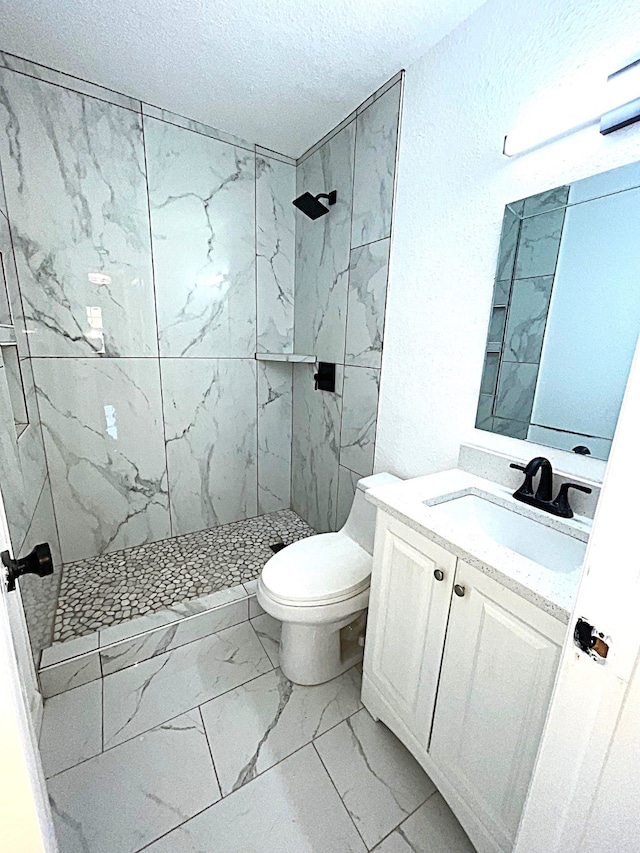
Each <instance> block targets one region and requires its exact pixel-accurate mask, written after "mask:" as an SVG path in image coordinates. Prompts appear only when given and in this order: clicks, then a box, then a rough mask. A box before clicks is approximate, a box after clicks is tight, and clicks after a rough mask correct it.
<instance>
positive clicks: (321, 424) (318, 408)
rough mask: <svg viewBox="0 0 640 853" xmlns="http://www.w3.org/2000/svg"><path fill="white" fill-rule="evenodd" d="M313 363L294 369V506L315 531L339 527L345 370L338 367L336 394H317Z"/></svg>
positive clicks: (318, 392)
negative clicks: (337, 521)
mask: <svg viewBox="0 0 640 853" xmlns="http://www.w3.org/2000/svg"><path fill="white" fill-rule="evenodd" d="M314 372H315V368H314V367H313V365H309V364H296V365H294V367H293V448H292V473H293V476H292V493H291V498H292V506H293V508H294V509H295V511H296V512H297V513H299V514H300V515H301V516H302V517H303V518H304V519H305V520H306V521H307V522H308V523H309V524H310V525H311V526H312V527H313V528H314V529H315V530H317V531H318V532H319V533H324V532H326V531H328V530H333V529H334V528H335V524H336V512H337V498H338V464H339V459H340V417H341V412H342V383H343V375H344V369H343V367H342V366H341V365H336V392H335V393H334V394H332V393H330V392H328V391H315V390H314V380H313V374H314Z"/></svg>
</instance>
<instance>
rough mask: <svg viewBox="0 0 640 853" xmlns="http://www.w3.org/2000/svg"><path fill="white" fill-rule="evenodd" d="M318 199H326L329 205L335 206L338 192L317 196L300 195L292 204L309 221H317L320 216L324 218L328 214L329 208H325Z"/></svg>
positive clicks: (333, 191)
mask: <svg viewBox="0 0 640 853" xmlns="http://www.w3.org/2000/svg"><path fill="white" fill-rule="evenodd" d="M320 198H326V199H327V200H328V202H329V205H332V204H335V203H336V201H337V200H338V191H337V190H331V192H330V193H320V194H319V195H311V193H302V195H301V196H298V198H296V199H294V201H293V203H294V204H295V206H296V207H297V208H298V210H301V211H302V212H303V213H304V214H306V215H307V216H308V217H309V219H319V218H320V217H321V216H324V215H325V213H329V208H328V207H325V206H324V204H322V202H321V201H318V199H320Z"/></svg>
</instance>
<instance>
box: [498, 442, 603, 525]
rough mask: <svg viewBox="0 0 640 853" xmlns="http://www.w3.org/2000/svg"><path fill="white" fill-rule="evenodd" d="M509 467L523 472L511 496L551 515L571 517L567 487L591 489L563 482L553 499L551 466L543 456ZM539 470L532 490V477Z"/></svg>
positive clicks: (586, 491)
mask: <svg viewBox="0 0 640 853" xmlns="http://www.w3.org/2000/svg"><path fill="white" fill-rule="evenodd" d="M509 467H510V468H516V469H517V470H518V471H523V472H524V483H523V484H522V485H521V486H520V488H519V489H516V491H515V492H514V493H513V497H514V498H515V499H516V500H517V501H522V503H525V504H529V505H530V506H535V507H537V508H538V509H543V510H544V511H545V512H549V513H551V515H557V516H559V517H560V518H573V510H572V509H571V506H570V504H569V489H576V490H577V491H579V492H585V493H586V494H588V495H590V494H591V489H590V488H588V487H587V486H579V485H578V484H577V483H563V484H562V485H561V486H560V490H559V491H558V494H557V496H556V499H555V500H552V497H553V491H552V490H553V468H552V467H551V462H549V460H548V459H546V458H545V457H544V456H535V457H534V458H533V459H532V460H531V461H530V462H528V463H527V464H526V465H516V463H515V462H512V463H511V465H510V466H509ZM538 471H539V472H540V481H539V482H538V488H537V489H536V491H535V494H534V491H533V478H534V477H535V476H536V474H537V473H538Z"/></svg>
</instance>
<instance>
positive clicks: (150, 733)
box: [40, 610, 473, 853]
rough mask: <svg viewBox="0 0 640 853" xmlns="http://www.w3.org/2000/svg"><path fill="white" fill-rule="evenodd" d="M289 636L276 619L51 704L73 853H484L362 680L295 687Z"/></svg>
mask: <svg viewBox="0 0 640 853" xmlns="http://www.w3.org/2000/svg"><path fill="white" fill-rule="evenodd" d="M255 612H256V610H254V613H255ZM279 631H280V625H279V623H278V622H276V620H274V619H272V618H271V617H270V616H268V615H267V614H264V613H262V614H259V615H257V616H255V617H254V618H252V619H250V620H248V621H244V622H242V623H240V624H238V625H234V626H233V627H231V628H226V629H223V630H221V631H219V632H218V633H216V634H213V635H210V636H207V637H204V638H203V639H200V640H196V641H194V642H192V643H189V644H188V645H186V646H182V647H181V648H179V649H175V650H174V651H170V652H167V653H165V654H161V655H158V656H157V657H154V658H152V659H150V660H147V661H144V662H143V663H139V664H137V665H136V666H131V667H128V668H127V669H124V670H121V671H119V672H116V673H114V674H112V675H109V676H107V677H105V678H103V679H100V680H97V681H94V682H91V683H90V684H85V685H84V686H82V687H77V688H75V689H73V690H70V691H68V692H66V693H62V694H60V695H58V696H54V697H53V698H51V699H49V700H47V701H46V703H45V711H44V722H43V729H42V735H41V741H40V746H41V753H42V758H43V763H44V768H45V774H46V776H47V778H48V782H47V784H48V789H49V794H50V798H51V804H52V810H53V814H54V821H55V826H56V832H57V835H58V842H59V845H60V853H79V851H83V853H137V851H141V850H144V851H146V853H363V852H364V851H371V850H375V851H377V853H434V851H438V853H473V847H472V846H471V844H470V842H469V840H468V839H467V837H466V835H465V834H464V832H463V831H462V829H461V827H460V825H459V824H458V822H457V821H456V819H455V817H454V816H453V814H452V813H451V811H450V810H449V809H448V807H447V806H446V804H445V802H444V800H443V799H442V797H441V796H440V795H439V794H438V793H437V792H436V790H435V787H434V785H433V783H432V782H431V780H430V779H429V778H428V777H427V775H426V774H425V773H424V772H423V770H422V769H421V768H420V767H419V765H418V764H417V763H416V761H415V760H414V759H413V757H412V756H411V755H410V754H409V753H408V752H407V751H406V750H405V748H404V747H403V746H402V745H401V744H400V742H399V741H398V740H397V739H396V738H395V737H394V736H393V735H392V734H391V733H390V732H389V731H388V729H386V728H385V726H383V725H382V724H381V723H375V722H374V721H373V720H372V718H371V717H370V716H369V714H368V712H367V711H366V710H365V709H364V708H363V707H362V705H361V703H360V678H361V676H360V672H359V670H358V669H357V668H354V669H352V670H350V671H348V672H346V673H345V674H344V675H342V676H340V677H339V678H336V679H334V680H333V681H331V682H328V683H327V684H324V685H320V686H318V687H300V686H297V685H293V684H291V683H290V682H288V681H287V680H286V679H285V678H284V677H283V676H282V674H281V673H280V671H279V669H278V668H277V666H278V642H279Z"/></svg>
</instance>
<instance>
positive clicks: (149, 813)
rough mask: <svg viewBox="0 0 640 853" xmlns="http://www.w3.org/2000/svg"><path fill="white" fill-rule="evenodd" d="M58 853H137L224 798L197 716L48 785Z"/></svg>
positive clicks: (148, 735) (154, 732)
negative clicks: (58, 847)
mask: <svg viewBox="0 0 640 853" xmlns="http://www.w3.org/2000/svg"><path fill="white" fill-rule="evenodd" d="M48 787H49V796H50V800H51V808H52V811H53V815H54V823H55V828H56V834H57V838H58V844H59V846H60V853H81V851H82V853H134V851H138V850H140V849H141V848H142V847H144V846H145V845H146V844H149V843H150V842H152V841H154V840H155V839H157V838H159V837H160V836H162V835H164V834H165V833H166V832H168V831H169V830H171V829H173V828H174V827H176V826H178V825H179V824H181V823H183V822H184V821H186V820H188V819H189V818H190V817H192V816H193V815H195V814H197V813H198V812H200V811H202V810H203V809H205V808H206V807H207V806H210V805H211V804H212V803H215V802H216V801H217V800H218V799H219V797H220V791H219V788H218V783H217V781H216V776H215V772H214V769H213V763H212V761H211V754H210V752H209V747H208V745H207V739H206V735H205V732H204V728H203V725H202V719H201V717H200V713H199V712H198V710H195V711H191V712H189V713H188V714H183V715H182V716H179V717H176V718H175V719H172V720H170V721H169V722H167V723H164V724H163V725H161V726H157V727H156V728H154V729H152V730H151V731H148V732H146V733H145V734H144V735H142V736H141V737H137V738H135V740H130V741H129V742H128V743H125V744H122V745H121V746H118V747H117V748H116V749H111V750H109V751H108V752H105V753H103V754H102V755H99V756H97V757H96V758H92V759H90V760H89V761H85V762H84V763H83V764H79V765H78V766H77V767H72V768H71V769H70V770H67V771H65V772H64V773H60V774H59V775H58V776H56V777H54V778H53V779H51V780H49V786H48Z"/></svg>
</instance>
